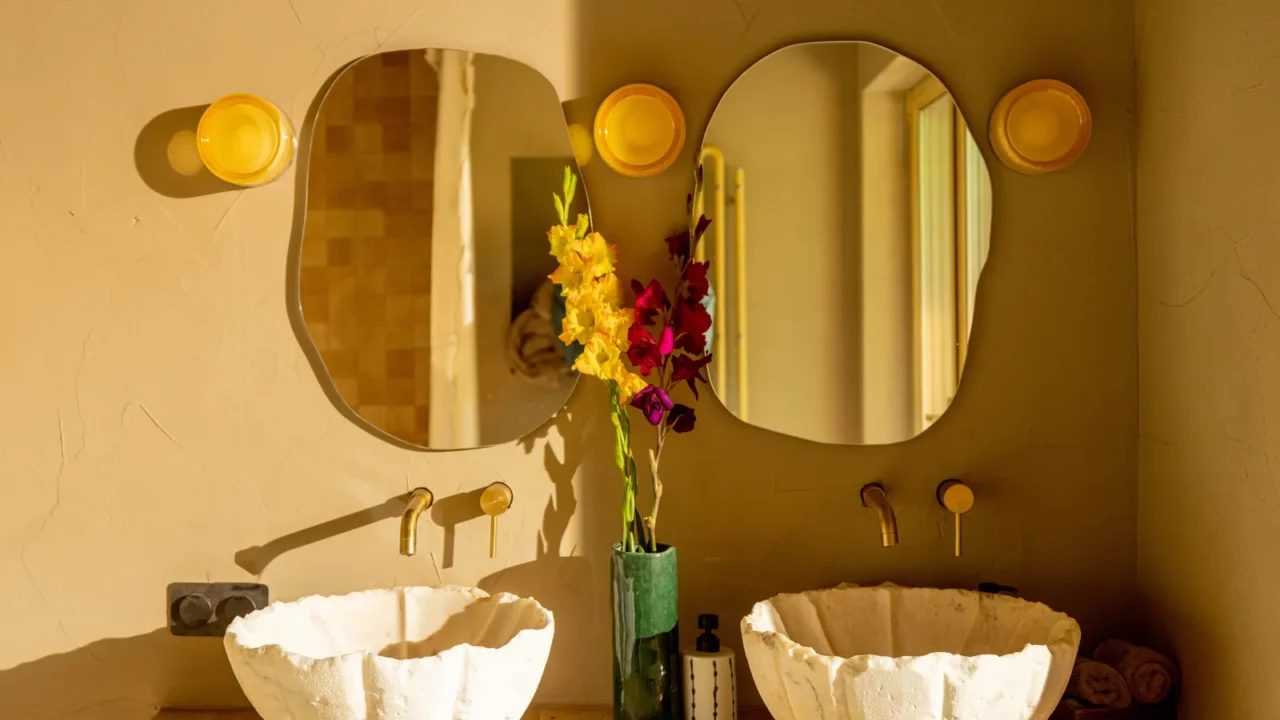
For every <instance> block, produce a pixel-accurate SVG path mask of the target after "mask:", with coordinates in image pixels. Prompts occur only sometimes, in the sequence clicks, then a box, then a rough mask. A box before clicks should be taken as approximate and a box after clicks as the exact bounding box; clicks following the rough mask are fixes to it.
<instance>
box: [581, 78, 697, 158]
mask: <svg viewBox="0 0 1280 720" xmlns="http://www.w3.org/2000/svg"><path fill="white" fill-rule="evenodd" d="M684 136H685V125H684V113H683V112H682V111H681V110H680V105H679V104H677V103H676V101H675V98H673V97H671V95H670V93H668V92H667V91H665V90H663V89H662V88H660V87H657V86H655V85H644V84H638V85H626V86H623V87H621V88H618V89H617V90H615V91H613V93H611V94H610V95H609V97H607V98H605V101H604V102H603V103H601V105H600V109H599V110H598V111H596V121H595V140H596V151H597V152H599V154H600V158H601V159H602V160H604V162H605V164H606V165H608V166H609V167H611V168H613V169H614V170H616V171H618V172H619V173H621V174H623V175H626V176H627V177H636V178H641V177H652V176H654V175H657V174H659V173H661V172H662V171H664V170H666V169H667V168H669V167H671V164H672V163H674V162H675V161H676V158H677V157H679V155H680V149H681V148H683V147H684Z"/></svg>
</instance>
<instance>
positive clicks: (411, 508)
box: [400, 488, 435, 556]
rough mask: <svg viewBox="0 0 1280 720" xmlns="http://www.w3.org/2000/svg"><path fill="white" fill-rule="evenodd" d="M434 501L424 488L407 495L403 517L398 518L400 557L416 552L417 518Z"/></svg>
mask: <svg viewBox="0 0 1280 720" xmlns="http://www.w3.org/2000/svg"><path fill="white" fill-rule="evenodd" d="M434 500H435V497H434V496H433V495H432V494H431V491H430V490H428V489H426V488H417V489H416V490H414V491H413V492H411V493H409V501H408V503H407V504H406V505H405V508H404V515H403V516H402V517H401V518H400V554H401V555H406V556H408V555H413V554H414V553H416V552H418V516H419V515H421V514H422V513H423V511H425V510H426V509H427V508H429V507H431V503H432V502H433V501H434Z"/></svg>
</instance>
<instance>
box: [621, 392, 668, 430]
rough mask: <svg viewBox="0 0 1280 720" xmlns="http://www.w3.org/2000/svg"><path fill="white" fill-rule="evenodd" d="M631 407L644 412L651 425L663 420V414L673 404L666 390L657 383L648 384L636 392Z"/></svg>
mask: <svg viewBox="0 0 1280 720" xmlns="http://www.w3.org/2000/svg"><path fill="white" fill-rule="evenodd" d="M631 407H634V408H637V409H638V410H640V412H642V413H644V418H645V419H646V420H648V421H649V424H650V425H657V424H658V423H660V422H662V416H663V415H665V414H666V412H667V411H668V410H670V409H671V408H672V407H673V405H672V402H671V398H670V397H668V396H667V393H666V391H664V390H663V389H662V388H660V387H658V386H656V385H647V386H645V387H644V388H643V389H641V390H640V392H638V393H636V396H635V397H633V398H631Z"/></svg>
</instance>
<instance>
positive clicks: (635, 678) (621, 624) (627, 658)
mask: <svg viewBox="0 0 1280 720" xmlns="http://www.w3.org/2000/svg"><path fill="white" fill-rule="evenodd" d="M612 565H613V572H612V586H613V587H612V589H613V592H612V596H613V717H614V720H680V719H681V718H682V717H683V716H684V698H683V697H682V696H681V694H680V638H679V628H678V626H677V619H678V618H677V613H676V597H677V592H676V549H675V548H673V547H670V546H667V545H661V544H659V545H658V552H656V553H630V552H623V551H622V544H621V543H619V544H616V545H614V546H613V563H612Z"/></svg>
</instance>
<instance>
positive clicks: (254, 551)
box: [235, 493, 479, 575]
mask: <svg viewBox="0 0 1280 720" xmlns="http://www.w3.org/2000/svg"><path fill="white" fill-rule="evenodd" d="M408 500H409V495H408V493H405V494H404V495H397V496H395V497H393V498H391V499H390V500H387V501H386V502H384V503H382V504H381V505H375V506H373V507H371V508H367V509H365V510H359V511H357V512H353V513H350V514H348V515H343V516H342V517H338V518H334V519H332V520H326V521H325V522H322V523H320V524H319V525H312V526H311V527H309V528H304V529H302V530H298V531H297V532H291V533H289V534H288V535H285V536H283V537H278V538H276V539H275V540H272V541H270V542H268V543H267V544H265V545H254V546H253V547H247V548H245V549H243V550H239V551H237V552H236V554H235V563H236V565H238V566H239V567H240V568H241V569H242V570H244V571H245V572H248V573H251V574H253V575H261V574H262V572H263V571H264V570H266V568H267V566H268V565H270V564H271V562H272V561H273V560H275V559H276V558H278V557H280V556H281V555H283V554H285V553H287V552H289V551H290V550H297V549H298V548H300V547H304V546H306V545H310V544H312V543H317V542H320V541H321V540H327V539H328V538H331V537H335V536H337V535H342V534H343V533H349V532H351V531H352V530H356V529H359V528H362V527H364V526H366V525H372V524H373V523H376V522H380V521H382V520H388V519H390V518H393V517H400V515H402V514H403V513H404V508H405V503H407V502H408ZM476 503H477V504H476V507H477V508H479V500H477V501H476Z"/></svg>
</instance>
